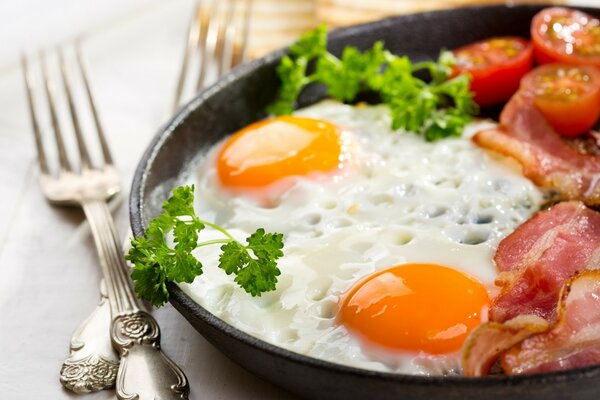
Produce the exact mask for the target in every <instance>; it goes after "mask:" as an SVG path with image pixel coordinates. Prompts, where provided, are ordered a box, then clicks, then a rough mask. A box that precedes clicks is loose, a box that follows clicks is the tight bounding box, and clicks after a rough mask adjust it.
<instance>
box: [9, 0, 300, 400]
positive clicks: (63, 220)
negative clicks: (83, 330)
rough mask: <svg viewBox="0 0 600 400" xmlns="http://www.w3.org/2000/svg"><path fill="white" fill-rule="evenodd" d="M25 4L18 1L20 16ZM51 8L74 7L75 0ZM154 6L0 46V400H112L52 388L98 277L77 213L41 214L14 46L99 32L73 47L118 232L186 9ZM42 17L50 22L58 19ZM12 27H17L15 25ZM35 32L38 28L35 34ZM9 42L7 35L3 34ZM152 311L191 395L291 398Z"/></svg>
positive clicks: (171, 316) (173, 65)
mask: <svg viewBox="0 0 600 400" xmlns="http://www.w3.org/2000/svg"><path fill="white" fill-rule="evenodd" d="M6 3H8V2H6ZM34 3H35V2H32V1H28V2H23V3H19V4H21V6H25V8H27V7H29V8H30V9H31V8H33V6H34V5H36V4H34ZM45 3H53V5H52V6H50V5H45V4H44V2H42V1H38V2H37V5H36V6H39V7H42V8H43V7H46V8H52V9H53V8H54V7H58V6H57V3H59V2H58V1H52V2H50V1H48V2H45ZM60 3H65V4H67V3H69V4H71V3H72V4H75V1H74V0H73V1H65V0H61V2H60ZM77 3H78V4H80V3H90V4H91V3H92V2H91V1H88V2H84V1H79V0H78V1H77ZM132 3H134V4H133V5H132ZM143 3H146V4H149V5H150V6H151V7H150V6H148V7H146V4H143ZM156 3H157V2H156V1H148V0H135V1H130V2H128V3H126V5H125V6H123V5H121V6H119V5H117V1H114V0H110V1H106V0H103V2H94V4H105V5H107V4H108V5H113V6H115V7H116V8H117V9H116V10H113V11H112V12H109V11H107V10H105V9H103V8H101V7H97V6H95V7H94V6H92V7H91V9H90V10H88V11H89V12H90V14H91V15H87V17H85V16H81V18H82V20H85V21H87V22H85V24H84V23H83V22H81V21H79V22H77V23H75V24H74V25H71V26H66V27H65V26H62V27H61V26H60V24H58V23H57V22H56V21H54V22H52V23H50V22H49V21H46V22H44V23H41V24H40V25H39V26H37V27H34V28H31V30H27V35H26V36H27V37H21V38H19V39H15V40H16V42H18V43H19V46H21V47H19V46H17V45H16V44H15V43H13V47H12V49H11V48H10V47H11V46H4V44H3V47H2V50H1V51H0V54H1V56H0V65H1V66H3V68H1V69H0V93H2V95H0V226H1V228H0V348H1V349H2V356H1V357H0V399H2V400H34V399H44V400H45V399H50V400H51V399H75V398H78V399H83V398H85V399H90V400H100V399H112V398H114V391H112V390H109V391H104V392H99V393H96V394H89V395H85V397H82V396H77V395H74V394H72V393H70V392H68V391H66V390H64V389H62V387H61V385H60V383H59V380H58V372H59V370H60V366H61V364H62V362H63V360H64V358H65V357H66V356H67V354H68V348H69V340H70V337H71V334H72V333H73V331H74V330H75V329H76V328H77V326H78V325H79V324H80V323H81V322H82V321H83V319H84V318H85V317H87V315H89V313H90V312H91V311H92V310H93V308H94V307H95V306H96V304H97V302H98V299H99V297H98V293H99V286H98V285H99V281H100V271H99V266H98V262H97V256H96V250H95V248H94V244H93V241H92V238H91V235H90V231H89V228H88V225H87V223H86V222H85V221H84V219H83V214H82V213H81V212H80V211H79V210H77V209H73V210H68V209H60V208H54V207H51V206H50V205H49V204H48V203H47V202H46V201H45V199H44V197H43V196H42V194H41V192H40V190H39V188H38V184H37V177H38V168H37V162H36V156H35V150H34V147H33V146H34V144H33V137H32V134H31V126H30V123H29V119H28V118H29V117H28V114H27V109H26V98H25V92H24V87H23V82H22V77H21V74H20V70H19V68H18V66H17V64H16V63H15V61H16V59H17V57H18V54H19V51H20V50H22V49H27V50H29V53H31V54H34V51H33V50H34V49H35V48H36V45H35V43H36V40H37V41H38V42H37V43H39V44H40V45H51V44H53V43H56V42H58V41H60V40H62V38H64V37H69V36H70V35H73V34H74V33H76V32H79V28H81V27H86V26H88V25H108V26H106V28H104V29H101V30H100V31H99V32H98V33H93V34H90V35H89V37H88V39H87V40H86V41H85V42H84V43H83V55H84V58H85V60H86V64H87V66H88V72H89V75H90V80H91V84H92V86H93V90H94V93H95V98H96V100H97V106H98V109H99V112H100V114H101V118H102V120H103V122H104V128H105V130H106V133H107V135H108V139H109V142H110V144H111V147H112V150H113V153H114V158H115V160H116V163H117V164H118V168H119V171H120V172H121V176H122V182H123V189H124V193H123V195H122V196H121V202H120V204H119V205H118V206H117V207H116V209H115V212H114V216H115V219H116V222H117V226H118V230H119V232H120V233H121V235H122V236H123V235H125V234H126V232H127V229H128V225H129V218H128V214H127V200H126V199H127V196H128V192H129V185H130V182H131V177H132V175H133V171H134V168H135V166H136V164H137V161H138V160H139V158H140V156H141V153H142V152H143V151H144V149H145V147H146V144H147V143H148V142H149V140H150V139H151V137H152V136H153V135H154V133H155V132H156V131H157V129H158V127H159V125H160V123H161V122H162V121H163V119H164V117H165V115H166V113H167V110H168V109H169V106H170V104H171V101H172V96H173V90H174V87H175V79H176V76H177V73H178V68H179V62H180V59H181V54H182V46H183V40H184V37H185V31H186V29H187V21H188V14H189V11H190V10H191V7H190V6H191V3H190V2H189V1H178V2H170V3H165V4H161V5H157V4H156ZM11 4H17V2H12V3H11ZM134 6H137V7H138V9H142V12H141V13H140V14H139V15H138V16H136V17H135V18H129V19H127V18H125V19H124V20H123V18H124V17H121V16H125V17H126V15H127V14H130V13H132V12H133V10H134V9H135V7H134ZM142 6H143V7H142ZM119 7H120V8H119ZM80 8H84V7H83V5H80ZM7 9H8V8H7V4H4V3H0V15H3V16H5V15H7V14H4V11H6V12H8V11H10V10H8V11H7ZM20 12H21V14H20V17H19V18H22V19H23V18H25V14H26V12H25V11H23V10H21V11H20ZM43 14H44V13H43V12H41V11H39V10H38V13H37V14H36V15H38V17H35V16H32V20H35V19H39V16H40V15H43ZM94 14H95V15H94ZM46 15H48V16H49V17H50V16H51V17H52V18H57V15H58V14H57V13H47V14H46ZM74 15H75V13H74V12H73V13H66V14H65V15H64V18H67V19H63V21H62V23H63V24H65V21H69V19H73V18H74ZM86 18H87V19H86ZM111 18H112V19H114V18H117V19H118V18H121V21H120V22H117V23H115V24H112V25H111V24H109V23H108V20H110V19H111ZM15 24H16V22H15ZM86 24H87V25H86ZM32 26H33V25H32ZM5 28H6V27H5ZM20 29H22V30H26V29H29V28H27V27H26V26H23V25H21V28H20ZM55 29H58V30H60V32H59V31H56V30H55ZM46 30H48V32H50V33H49V34H48V35H43V34H42V33H43V32H45V31H46ZM0 32H2V36H0V37H8V36H4V34H6V33H7V32H6V30H5V29H4V28H3V30H0ZM23 32H25V31H23ZM36 33H38V35H37V36H36ZM16 36H18V35H17V33H14V32H13V34H11V36H10V37H16ZM154 315H155V316H156V318H157V320H158V322H159V324H160V326H161V329H162V335H163V336H162V345H163V348H164V350H165V352H166V353H167V354H168V355H169V356H171V357H172V358H173V359H174V360H175V361H176V362H177V363H178V364H179V365H180V366H181V367H182V368H183V370H184V371H185V373H186V375H187V377H188V378H189V381H190V387H191V394H190V398H191V399H203V400H204V399H207V400H211V399H285V398H291V396H290V395H288V394H287V393H285V392H283V391H282V390H280V389H278V388H276V387H275V386H273V385H271V384H269V383H266V382H264V381H262V380H260V379H258V378H256V377H255V376H254V375H252V374H250V373H249V372H246V371H245V370H243V369H242V368H240V367H238V366H237V365H235V364H234V363H233V362H231V361H230V360H229V359H227V358H226V357H224V356H223V355H222V354H221V353H220V352H219V351H218V350H216V349H215V348H213V347H212V346H211V345H210V344H208V343H207V342H206V340H204V338H203V337H202V336H201V335H200V334H198V333H197V332H196V331H195V330H194V329H193V328H192V327H191V325H189V324H188V322H187V321H185V320H184V318H183V317H182V316H181V315H180V314H179V313H177V312H176V311H175V310H174V309H173V308H172V307H171V306H169V305H168V306H166V307H164V308H162V309H160V310H158V311H155V312H154Z"/></svg>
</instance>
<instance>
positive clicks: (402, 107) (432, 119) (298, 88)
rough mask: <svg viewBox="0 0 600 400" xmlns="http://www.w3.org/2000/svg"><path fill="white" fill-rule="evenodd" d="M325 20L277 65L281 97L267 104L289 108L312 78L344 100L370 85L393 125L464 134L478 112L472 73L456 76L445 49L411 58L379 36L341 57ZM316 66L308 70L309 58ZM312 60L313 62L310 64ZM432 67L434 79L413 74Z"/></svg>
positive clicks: (276, 110)
mask: <svg viewBox="0 0 600 400" xmlns="http://www.w3.org/2000/svg"><path fill="white" fill-rule="evenodd" d="M326 43H327V30H326V28H325V27H324V26H321V27H319V28H317V29H316V30H315V31H312V32H309V33H307V34H306V35H304V36H303V37H302V38H300V40H299V41H298V42H297V43H296V44H294V45H292V46H291V47H290V49H289V52H288V55H286V56H284V57H283V58H282V60H281V62H280V64H279V66H278V67H277V75H278V77H279V79H280V81H281V87H280V91H279V95H278V99H277V100H276V101H275V102H274V103H273V104H272V105H271V106H270V107H269V108H268V111H269V112H271V113H273V114H276V115H281V114H289V113H291V112H292V111H293V109H294V106H295V105H296V100H297V98H298V96H299V95H300V93H301V92H302V90H303V89H304V88H305V87H306V86H307V85H309V84H311V83H319V84H323V85H325V86H326V87H327V92H328V94H329V95H330V96H331V97H333V98H335V99H337V100H340V101H344V102H351V101H354V100H355V99H356V97H357V95H358V94H359V93H361V92H363V91H365V90H373V91H375V92H378V93H379V95H380V97H381V100H382V102H383V103H385V104H387V105H388V106H389V108H390V111H391V115H392V128H393V129H402V130H404V131H409V132H414V133H417V134H419V135H422V136H423V137H424V138H425V139H426V140H427V141H432V140H438V139H442V138H445V137H450V136H459V135H460V133H461V132H462V128H463V127H464V125H465V124H467V123H468V122H470V121H471V116H472V115H474V114H476V113H477V111H478V110H477V106H476V104H475V103H474V102H473V94H472V93H471V92H470V91H469V83H470V78H469V76H467V75H460V76H458V77H455V78H450V77H451V76H452V66H453V65H454V62H455V60H454V56H453V55H452V53H451V52H448V51H442V52H441V53H440V56H439V58H438V60H437V61H423V62H419V63H414V64H413V63H411V61H410V60H409V59H408V57H405V56H404V57H400V56H395V55H393V54H391V53H390V52H389V51H386V50H384V48H383V43H382V42H376V43H375V44H374V45H373V47H372V48H371V49H369V50H367V51H366V52H361V51H359V50H358V49H356V48H354V47H351V46H348V47H346V48H345V49H344V50H343V52H342V56H341V58H338V57H336V56H334V55H333V54H331V53H329V52H327V47H326ZM310 63H314V71H313V72H312V73H310V74H309V71H308V69H309V64H310ZM310 65H312V64H310ZM422 70H424V71H427V73H428V74H429V76H430V77H431V81H429V82H425V81H423V80H421V79H419V78H417V77H416V76H415V75H414V74H415V73H416V72H418V71H422Z"/></svg>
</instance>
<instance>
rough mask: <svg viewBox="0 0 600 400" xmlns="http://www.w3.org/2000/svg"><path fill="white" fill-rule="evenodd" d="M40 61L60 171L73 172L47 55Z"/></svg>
mask: <svg viewBox="0 0 600 400" xmlns="http://www.w3.org/2000/svg"><path fill="white" fill-rule="evenodd" d="M40 61H41V63H42V75H43V77H44V87H45V91H46V100H47V101H48V108H49V110H50V118H51V120H52V130H53V131H54V138H55V139H56V148H57V150H58V163H59V166H60V172H61V173H62V172H72V171H73V170H72V169H71V165H70V163H69V159H68V158H67V153H66V150H65V144H64V142H63V138H62V133H61V130H60V125H59V123H58V117H57V114H56V107H55V104H56V99H55V93H54V83H53V82H52V81H51V80H50V73H49V71H48V64H47V63H46V55H45V54H44V53H41V54H40Z"/></svg>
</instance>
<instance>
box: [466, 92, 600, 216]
mask: <svg viewBox="0 0 600 400" xmlns="http://www.w3.org/2000/svg"><path fill="white" fill-rule="evenodd" d="M473 141H474V142H475V143H477V144H478V145H479V146H482V147H485V148H488V149H491V150H495V151H498V152H500V153H502V154H504V155H506V156H510V157H513V158H515V159H516V160H517V161H519V163H520V164H521V166H522V167H523V174H524V175H525V176H526V177H528V178H529V179H531V180H532V181H533V182H534V183H535V184H537V185H539V186H542V187H546V188H552V189H554V190H556V191H558V192H559V194H560V196H561V198H562V200H582V201H583V202H585V203H586V204H588V205H592V206H594V205H600V157H597V156H594V155H592V154H587V153H582V152H580V151H578V150H577V149H576V148H575V147H572V146H570V145H569V144H568V143H567V142H566V141H565V140H563V139H562V138H561V137H560V136H559V135H558V134H557V133H556V132H555V131H554V129H553V128H552V127H551V126H550V124H549V123H548V122H547V121H546V119H545V118H544V116H543V115H542V114H541V113H540V112H539V111H538V109H537V108H536V107H535V105H534V104H533V100H532V99H531V97H530V96H529V95H527V94H526V93H525V92H523V91H521V92H518V93H517V94H515V95H514V96H513V97H512V98H511V99H510V101H509V102H508V103H507V104H506V106H505V107H504V109H503V111H502V114H501V115H500V128H499V129H492V130H485V131H481V132H478V133H477V134H476V135H475V136H473Z"/></svg>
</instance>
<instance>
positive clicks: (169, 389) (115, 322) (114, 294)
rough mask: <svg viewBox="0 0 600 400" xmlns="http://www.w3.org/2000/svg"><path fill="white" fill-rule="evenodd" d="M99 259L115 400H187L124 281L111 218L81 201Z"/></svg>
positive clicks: (181, 378)
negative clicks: (114, 365) (114, 360)
mask: <svg viewBox="0 0 600 400" xmlns="http://www.w3.org/2000/svg"><path fill="white" fill-rule="evenodd" d="M82 207H83V210H84V211H85V215H86V216H87V219H88V221H89V223H90V227H91V230H92V233H93V235H94V241H95V243H96V247H97V249H98V253H99V256H100V265H101V266H102V272H103V274H104V279H105V281H106V288H107V292H108V300H109V304H110V308H111V312H112V322H111V340H112V343H113V346H114V347H115V349H116V350H117V351H118V352H119V354H120V356H121V362H120V365H119V372H118V374H117V381H116V390H117V397H118V398H119V399H121V400H137V399H139V400H146V399H148V400H154V399H157V400H162V399H187V397H188V392H189V386H188V382H187V378H186V376H185V374H184V373H183V371H182V370H181V369H180V368H179V367H178V366H177V365H176V364H175V363H174V362H173V361H172V360H171V359H169V357H167V356H166V355H165V354H164V353H163V351H162V350H161V349H160V328H159V327H158V324H157V323H156V320H154V318H153V317H152V316H151V315H150V314H148V313H146V312H144V311H141V310H140V307H139V306H138V302H137V299H136V297H135V294H134V293H133V289H132V287H131V284H130V281H129V278H128V276H127V265H126V264H125V259H124V258H123V255H122V253H121V246H120V244H119V240H118V237H117V234H116V229H115V227H114V223H113V219H112V216H111V214H110V211H109V209H108V206H107V204H106V202H105V201H100V200H84V201H82Z"/></svg>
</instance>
